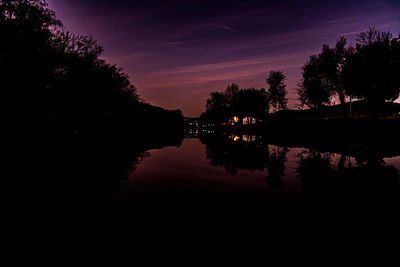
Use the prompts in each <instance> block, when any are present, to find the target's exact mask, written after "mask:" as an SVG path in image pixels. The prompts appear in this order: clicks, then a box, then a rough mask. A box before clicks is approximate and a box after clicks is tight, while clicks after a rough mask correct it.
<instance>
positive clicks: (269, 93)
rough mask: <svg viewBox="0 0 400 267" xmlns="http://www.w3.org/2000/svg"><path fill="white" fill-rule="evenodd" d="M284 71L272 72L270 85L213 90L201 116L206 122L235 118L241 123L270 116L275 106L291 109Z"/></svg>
mask: <svg viewBox="0 0 400 267" xmlns="http://www.w3.org/2000/svg"><path fill="white" fill-rule="evenodd" d="M285 79H286V77H285V75H284V73H283V71H271V72H270V73H269V75H268V77H267V78H266V83H267V85H268V86H269V88H268V89H267V90H266V89H264V88H262V89H256V88H242V89H240V88H239V86H238V85H237V84H235V83H233V84H231V85H229V86H228V87H227V88H226V89H225V91H224V92H221V93H220V92H212V93H211V95H210V98H209V99H207V105H206V111H205V112H204V113H203V114H201V116H200V119H201V120H204V121H207V120H208V121H215V122H226V121H228V120H229V119H232V118H234V121H232V123H233V124H235V123H239V124H240V123H241V122H242V120H243V119H245V118H247V121H248V123H249V124H252V123H253V119H255V118H257V119H266V118H267V116H268V113H269V110H270V109H271V108H273V109H275V110H285V109H286V108H287V106H286V105H287V102H288V100H287V98H286V95H287V90H286V85H285Z"/></svg>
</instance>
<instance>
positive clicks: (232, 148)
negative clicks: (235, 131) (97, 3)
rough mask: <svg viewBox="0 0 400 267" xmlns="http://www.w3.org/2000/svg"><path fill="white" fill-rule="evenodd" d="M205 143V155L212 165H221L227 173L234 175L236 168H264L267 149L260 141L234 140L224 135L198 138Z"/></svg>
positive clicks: (236, 171)
mask: <svg viewBox="0 0 400 267" xmlns="http://www.w3.org/2000/svg"><path fill="white" fill-rule="evenodd" d="M200 141H201V142H202V143H203V144H205V145H206V157H207V159H208V160H209V161H210V164H211V165H213V166H222V167H224V169H225V170H226V172H227V173H229V174H231V175H236V174H237V173H238V170H261V171H262V170H264V168H265V167H266V164H267V159H268V149H267V147H266V146H265V145H263V144H262V143H260V142H252V143H247V142H244V141H234V140H232V139H229V138H227V137H226V136H222V135H221V136H207V137H202V138H200Z"/></svg>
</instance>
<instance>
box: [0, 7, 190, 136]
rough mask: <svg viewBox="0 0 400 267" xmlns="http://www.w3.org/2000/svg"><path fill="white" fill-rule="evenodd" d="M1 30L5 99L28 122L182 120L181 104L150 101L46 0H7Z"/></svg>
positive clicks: (76, 128)
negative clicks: (162, 104) (172, 105)
mask: <svg viewBox="0 0 400 267" xmlns="http://www.w3.org/2000/svg"><path fill="white" fill-rule="evenodd" d="M0 33H1V37H2V38H1V42H0V75H1V79H0V87H1V89H2V90H1V92H2V94H3V97H2V99H3V101H8V100H11V102H12V110H11V115H10V116H11V117H10V118H11V119H12V120H13V121H14V122H17V123H19V124H21V125H26V126H27V127H26V128H27V129H31V128H32V127H35V128H37V127H39V129H48V127H50V128H52V129H57V130H61V131H64V132H68V133H79V132H85V131H88V132H93V131H96V130H98V129H100V128H104V127H111V128H112V127H116V128H118V127H124V128H132V129H134V130H139V129H144V128H145V127H153V128H154V127H156V128H161V127H172V128H173V127H182V125H183V116H182V113H181V112H180V111H167V110H164V109H161V108H157V107H153V106H151V105H149V104H146V103H144V102H143V100H141V99H140V97H139V95H138V93H137V89H136V88H135V86H134V85H132V84H131V83H130V81H129V77H128V75H127V74H126V73H125V72H124V71H123V70H122V69H121V68H120V67H118V66H116V65H112V64H109V63H108V62H106V61H105V60H104V59H103V58H101V55H102V53H103V48H102V47H101V46H100V45H98V44H97V42H96V40H95V39H94V38H93V37H92V36H80V35H76V34H74V33H72V32H70V31H68V30H67V29H66V28H65V27H64V26H63V24H62V23H61V21H60V20H59V19H57V17H56V15H55V13H54V11H52V10H50V9H49V8H48V6H47V3H46V1H44V0H19V1H15V0H2V1H0Z"/></svg>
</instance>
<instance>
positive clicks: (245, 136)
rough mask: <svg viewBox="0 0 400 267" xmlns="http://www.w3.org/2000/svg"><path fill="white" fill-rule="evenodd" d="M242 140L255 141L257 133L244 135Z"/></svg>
mask: <svg viewBox="0 0 400 267" xmlns="http://www.w3.org/2000/svg"><path fill="white" fill-rule="evenodd" d="M242 140H243V141H246V142H254V141H256V136H255V135H243V136H242Z"/></svg>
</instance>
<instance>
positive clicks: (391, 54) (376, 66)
mask: <svg viewBox="0 0 400 267" xmlns="http://www.w3.org/2000/svg"><path fill="white" fill-rule="evenodd" d="M343 72H344V86H345V89H346V93H347V94H348V95H352V96H355V97H357V98H359V99H365V100H368V101H369V102H371V103H382V102H384V101H385V100H390V101H394V100H396V99H397V98H398V97H399V93H400V75H399V73H400V36H399V37H398V38H393V37H392V34H391V33H390V32H380V31H379V30H376V29H374V28H370V29H369V30H368V31H367V32H362V33H361V34H359V36H358V39H357V44H356V48H355V52H354V53H352V54H350V55H349V57H348V59H347V62H346V64H345V65H344V67H343Z"/></svg>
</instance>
